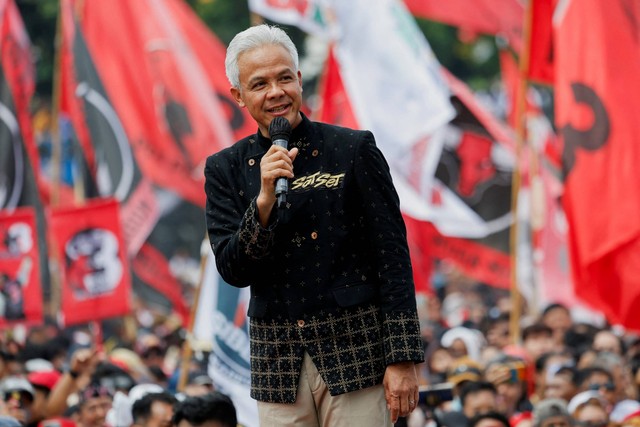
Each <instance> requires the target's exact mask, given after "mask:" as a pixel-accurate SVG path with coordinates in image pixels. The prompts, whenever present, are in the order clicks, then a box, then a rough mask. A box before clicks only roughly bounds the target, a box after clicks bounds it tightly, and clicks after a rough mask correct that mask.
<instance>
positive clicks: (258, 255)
mask: <svg viewBox="0 0 640 427" xmlns="http://www.w3.org/2000/svg"><path fill="white" fill-rule="evenodd" d="M232 170H233V167H232V166H231V163H230V161H229V160H228V159H225V158H223V157H222V156H220V155H213V156H210V157H209V158H208V159H207V162H206V165H205V172H204V174H205V193H206V196H207V202H206V212H205V215H206V222H207V231H208V234H209V241H210V243H211V248H212V249H213V252H214V254H215V258H216V266H217V267H218V272H219V273H220V275H221V276H222V278H223V279H224V280H225V281H226V282H227V283H229V284H230V285H233V286H237V287H246V286H249V285H251V284H254V283H257V282H258V280H257V279H258V277H259V271H261V270H262V269H261V268H260V266H261V265H262V263H263V262H264V260H265V258H266V257H268V255H269V253H270V251H271V249H272V247H273V238H274V231H273V229H274V228H275V226H276V221H275V219H274V218H272V221H270V224H269V226H268V228H264V227H262V226H261V225H260V223H259V221H258V212H257V208H256V200H255V199H253V200H251V201H250V202H249V204H248V206H247V203H246V201H243V200H245V199H243V197H242V196H243V189H241V188H238V185H237V182H238V178H237V177H233V176H232V174H231V171H232Z"/></svg>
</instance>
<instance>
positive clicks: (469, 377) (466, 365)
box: [447, 356, 482, 409]
mask: <svg viewBox="0 0 640 427" xmlns="http://www.w3.org/2000/svg"><path fill="white" fill-rule="evenodd" d="M481 379H482V366H481V365H480V364H479V363H478V362H476V361H475V360H473V359H471V358H470V357H468V356H463V357H459V358H457V359H455V360H454V361H453V363H452V364H451V367H450V368H449V371H448V373H447V382H448V383H450V384H451V386H452V387H453V396H454V400H458V403H459V407H458V408H455V409H462V404H461V402H459V400H460V392H461V390H462V387H464V385H465V384H466V383H467V382H469V381H480V380H481Z"/></svg>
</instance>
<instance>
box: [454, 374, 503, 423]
mask: <svg viewBox="0 0 640 427" xmlns="http://www.w3.org/2000/svg"><path fill="white" fill-rule="evenodd" d="M497 398H498V392H497V390H496V388H495V386H494V385H493V384H491V383H490V382H487V381H477V382H476V381H470V382H467V383H466V384H465V385H464V386H463V387H462V389H461V390H460V401H461V403H462V413H463V414H464V416H465V417H467V419H471V418H473V417H475V416H476V415H479V414H483V413H486V412H495V411H497V410H498V400H497Z"/></svg>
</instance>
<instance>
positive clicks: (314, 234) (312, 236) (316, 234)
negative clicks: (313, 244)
mask: <svg viewBox="0 0 640 427" xmlns="http://www.w3.org/2000/svg"><path fill="white" fill-rule="evenodd" d="M311 238H312V239H313V240H316V239H317V238H318V233H316V232H315V231H314V232H313V233H311Z"/></svg>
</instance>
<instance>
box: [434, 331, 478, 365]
mask: <svg viewBox="0 0 640 427" xmlns="http://www.w3.org/2000/svg"><path fill="white" fill-rule="evenodd" d="M440 344H441V345H442V346H443V347H445V348H447V349H448V350H449V352H450V353H451V356H453V357H454V358H458V357H463V356H468V357H470V358H471V359H473V360H475V361H479V360H480V355H481V352H482V349H483V347H484V346H485V345H486V340H485V339H484V336H483V335H482V332H480V331H479V330H477V329H472V328H466V327H464V326H456V327H454V328H451V329H449V330H448V331H446V332H445V333H444V334H442V337H441V338H440Z"/></svg>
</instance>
